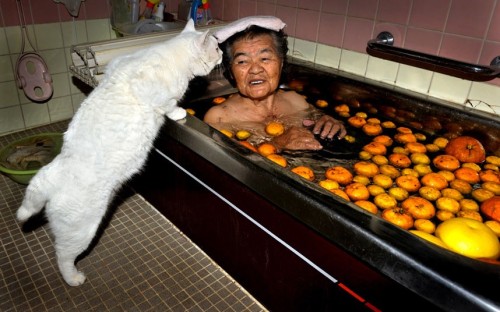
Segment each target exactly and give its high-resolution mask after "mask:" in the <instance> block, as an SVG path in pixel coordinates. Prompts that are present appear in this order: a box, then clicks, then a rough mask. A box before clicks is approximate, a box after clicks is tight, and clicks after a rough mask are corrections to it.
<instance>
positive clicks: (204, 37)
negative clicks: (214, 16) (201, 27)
mask: <svg viewBox="0 0 500 312" xmlns="http://www.w3.org/2000/svg"><path fill="white" fill-rule="evenodd" d="M210 36H211V35H209V31H208V30H206V31H205V32H203V34H202V35H201V36H200V37H199V39H198V43H199V44H200V46H204V45H206V44H207V43H208V42H207V40H209V37H210ZM214 39H215V37H214Z"/></svg>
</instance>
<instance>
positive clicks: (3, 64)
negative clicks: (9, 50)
mask: <svg viewBox="0 0 500 312" xmlns="http://www.w3.org/2000/svg"><path fill="white" fill-rule="evenodd" d="M14 79H15V75H14V64H13V63H12V60H11V58H10V56H9V55H1V56H0V82H4V81H9V80H14Z"/></svg>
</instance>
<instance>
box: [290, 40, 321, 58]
mask: <svg viewBox="0 0 500 312" xmlns="http://www.w3.org/2000/svg"><path fill="white" fill-rule="evenodd" d="M315 55H316V43H314V42H311V41H307V40H302V39H297V38H295V43H294V45H293V51H292V56H293V57H296V58H298V59H301V60H305V61H309V62H314V57H315Z"/></svg>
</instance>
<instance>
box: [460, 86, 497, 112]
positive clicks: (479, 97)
mask: <svg viewBox="0 0 500 312" xmlns="http://www.w3.org/2000/svg"><path fill="white" fill-rule="evenodd" d="M468 98H469V99H470V100H471V101H472V102H473V104H474V105H475V107H476V108H477V109H480V110H483V111H487V112H490V113H495V114H497V115H500V87H499V86H495V85H492V84H488V83H484V82H473V83H472V88H471V90H470V93H469V96H468ZM479 101H482V102H484V103H486V104H482V103H479Z"/></svg>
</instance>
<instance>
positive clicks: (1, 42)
mask: <svg viewBox="0 0 500 312" xmlns="http://www.w3.org/2000/svg"><path fill="white" fill-rule="evenodd" d="M4 54H9V45H8V44H7V35H6V34H5V28H0V55H4Z"/></svg>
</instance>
